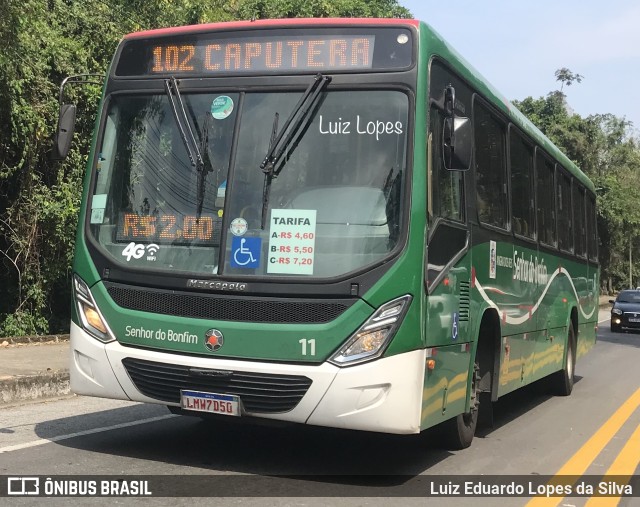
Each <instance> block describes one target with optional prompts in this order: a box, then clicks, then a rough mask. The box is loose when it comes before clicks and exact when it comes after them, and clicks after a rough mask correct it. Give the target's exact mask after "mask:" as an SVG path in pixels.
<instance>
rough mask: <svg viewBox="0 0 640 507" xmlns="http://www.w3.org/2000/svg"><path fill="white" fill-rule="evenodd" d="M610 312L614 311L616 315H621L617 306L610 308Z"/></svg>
mask: <svg viewBox="0 0 640 507" xmlns="http://www.w3.org/2000/svg"><path fill="white" fill-rule="evenodd" d="M611 313H615V314H616V315H622V310H620V309H619V308H614V309H613V310H611Z"/></svg>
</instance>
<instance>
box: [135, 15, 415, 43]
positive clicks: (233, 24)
mask: <svg viewBox="0 0 640 507" xmlns="http://www.w3.org/2000/svg"><path fill="white" fill-rule="evenodd" d="M419 24H420V22H419V21H418V20H415V19H394V18H284V19H258V20H255V21H227V22H222V23H203V24H201V25H188V26H177V27H169V28H158V29H156V30H145V31H142V32H134V33H130V34H128V35H125V37H124V38H125V39H137V38H140V37H155V36H162V35H181V34H185V33H197V32H208V31H212V30H237V29H245V28H278V27H292V26H341V25H345V26H346V25H349V26H352V25H363V26H375V25H378V26H379V25H395V26H399V25H409V26H414V27H418V26H419Z"/></svg>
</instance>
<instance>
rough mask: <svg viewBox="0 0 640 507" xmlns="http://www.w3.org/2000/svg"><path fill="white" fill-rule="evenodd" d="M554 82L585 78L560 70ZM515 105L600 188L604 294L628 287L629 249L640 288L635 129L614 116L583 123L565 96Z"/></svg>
mask: <svg viewBox="0 0 640 507" xmlns="http://www.w3.org/2000/svg"><path fill="white" fill-rule="evenodd" d="M561 71H563V72H561ZM567 76H568V77H567ZM556 77H557V78H558V80H559V81H561V80H563V78H564V79H572V78H573V79H572V81H573V80H575V81H576V82H578V83H579V82H580V81H581V79H582V76H580V75H579V74H575V75H574V74H571V72H570V71H568V69H560V71H558V72H556ZM572 81H569V82H565V83H564V84H571V82H572ZM515 105H516V106H517V107H518V108H519V109H520V111H522V112H523V113H524V114H525V115H526V116H527V117H528V118H529V119H530V120H531V121H532V122H533V123H534V124H535V125H536V126H537V127H538V128H540V130H542V131H543V132H544V133H545V134H546V135H547V137H549V138H550V139H551V140H552V141H553V142H554V143H555V144H556V145H557V146H559V147H560V148H561V149H562V150H563V151H564V152H565V153H566V154H567V156H568V157H569V158H570V159H571V160H573V161H574V162H575V163H576V164H577V165H578V166H579V167H580V168H581V169H582V170H583V171H584V172H586V173H587V175H588V176H589V177H590V178H591V180H592V181H593V182H594V184H595V186H596V189H597V190H596V192H597V204H598V234H599V237H600V249H599V257H600V263H601V281H602V285H603V289H604V290H605V291H606V292H613V291H615V290H618V289H621V288H626V287H629V250H630V249H631V257H632V259H634V262H633V272H632V278H633V284H632V286H637V285H640V283H638V274H639V273H640V270H639V267H640V262H638V261H640V232H639V231H640V200H638V197H637V194H636V193H635V191H634V189H637V188H640V146H639V144H638V142H639V141H638V138H637V137H636V134H635V131H634V130H633V125H632V124H631V123H630V122H629V121H627V120H625V119H624V118H618V117H616V116H614V115H611V114H597V115H591V116H587V117H586V118H583V117H581V116H580V115H578V114H575V113H573V112H571V110H570V108H569V107H568V105H567V97H566V96H565V94H564V93H563V92H562V91H554V92H551V93H549V94H548V95H547V96H546V97H540V98H538V99H534V98H532V97H527V98H526V99H524V100H522V101H516V102H515Z"/></svg>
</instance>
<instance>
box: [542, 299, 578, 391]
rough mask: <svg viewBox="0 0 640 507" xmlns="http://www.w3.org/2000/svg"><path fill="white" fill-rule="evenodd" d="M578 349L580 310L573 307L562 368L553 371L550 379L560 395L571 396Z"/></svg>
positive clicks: (552, 386) (553, 387) (552, 387)
mask: <svg viewBox="0 0 640 507" xmlns="http://www.w3.org/2000/svg"><path fill="white" fill-rule="evenodd" d="M577 351H578V312H577V310H576V309H575V308H572V310H571V315H570V317H569V322H568V325H567V345H566V347H565V350H564V354H563V356H564V360H563V363H562V369H561V370H560V371H557V372H555V373H553V374H552V375H551V376H550V377H549V380H550V382H551V389H552V391H553V392H554V394H556V395H558V396H569V395H570V394H571V392H572V391H573V384H574V382H575V370H576V356H577Z"/></svg>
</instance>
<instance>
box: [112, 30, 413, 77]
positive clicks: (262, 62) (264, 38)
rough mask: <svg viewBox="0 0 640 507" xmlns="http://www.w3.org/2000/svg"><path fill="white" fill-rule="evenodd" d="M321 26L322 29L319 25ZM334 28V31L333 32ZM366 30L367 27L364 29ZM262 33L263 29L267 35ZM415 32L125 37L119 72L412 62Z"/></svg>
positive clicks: (356, 67)
mask: <svg viewBox="0 0 640 507" xmlns="http://www.w3.org/2000/svg"><path fill="white" fill-rule="evenodd" d="M316 32H318V30H316ZM334 32H336V33H334ZM363 32H364V33H363ZM263 33H264V35H263ZM411 41H412V37H411V32H410V31H409V30H408V29H406V28H393V29H392V28H384V29H381V28H372V29H370V30H364V31H363V30H362V29H361V30H359V33H353V32H351V33H349V32H348V31H346V30H331V31H328V30H324V31H320V33H313V32H310V33H307V32H305V33H304V34H301V31H300V30H296V31H293V32H292V31H287V30H283V31H281V32H279V34H278V35H274V32H273V31H270V32H260V33H253V34H252V35H251V36H248V35H247V32H238V33H197V34H192V35H184V34H181V35H179V36H173V37H162V38H150V39H133V40H130V41H126V42H125V45H124V47H123V49H122V51H121V53H120V56H119V61H118V64H117V66H116V75H118V76H141V75H148V76H167V75H217V74H247V73H254V74H268V73H298V72H319V71H324V72H327V71H332V72H335V71H360V72H362V71H372V70H378V69H383V70H386V69H400V68H408V67H409V66H410V65H411V61H412V53H413V48H412V42H411Z"/></svg>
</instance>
